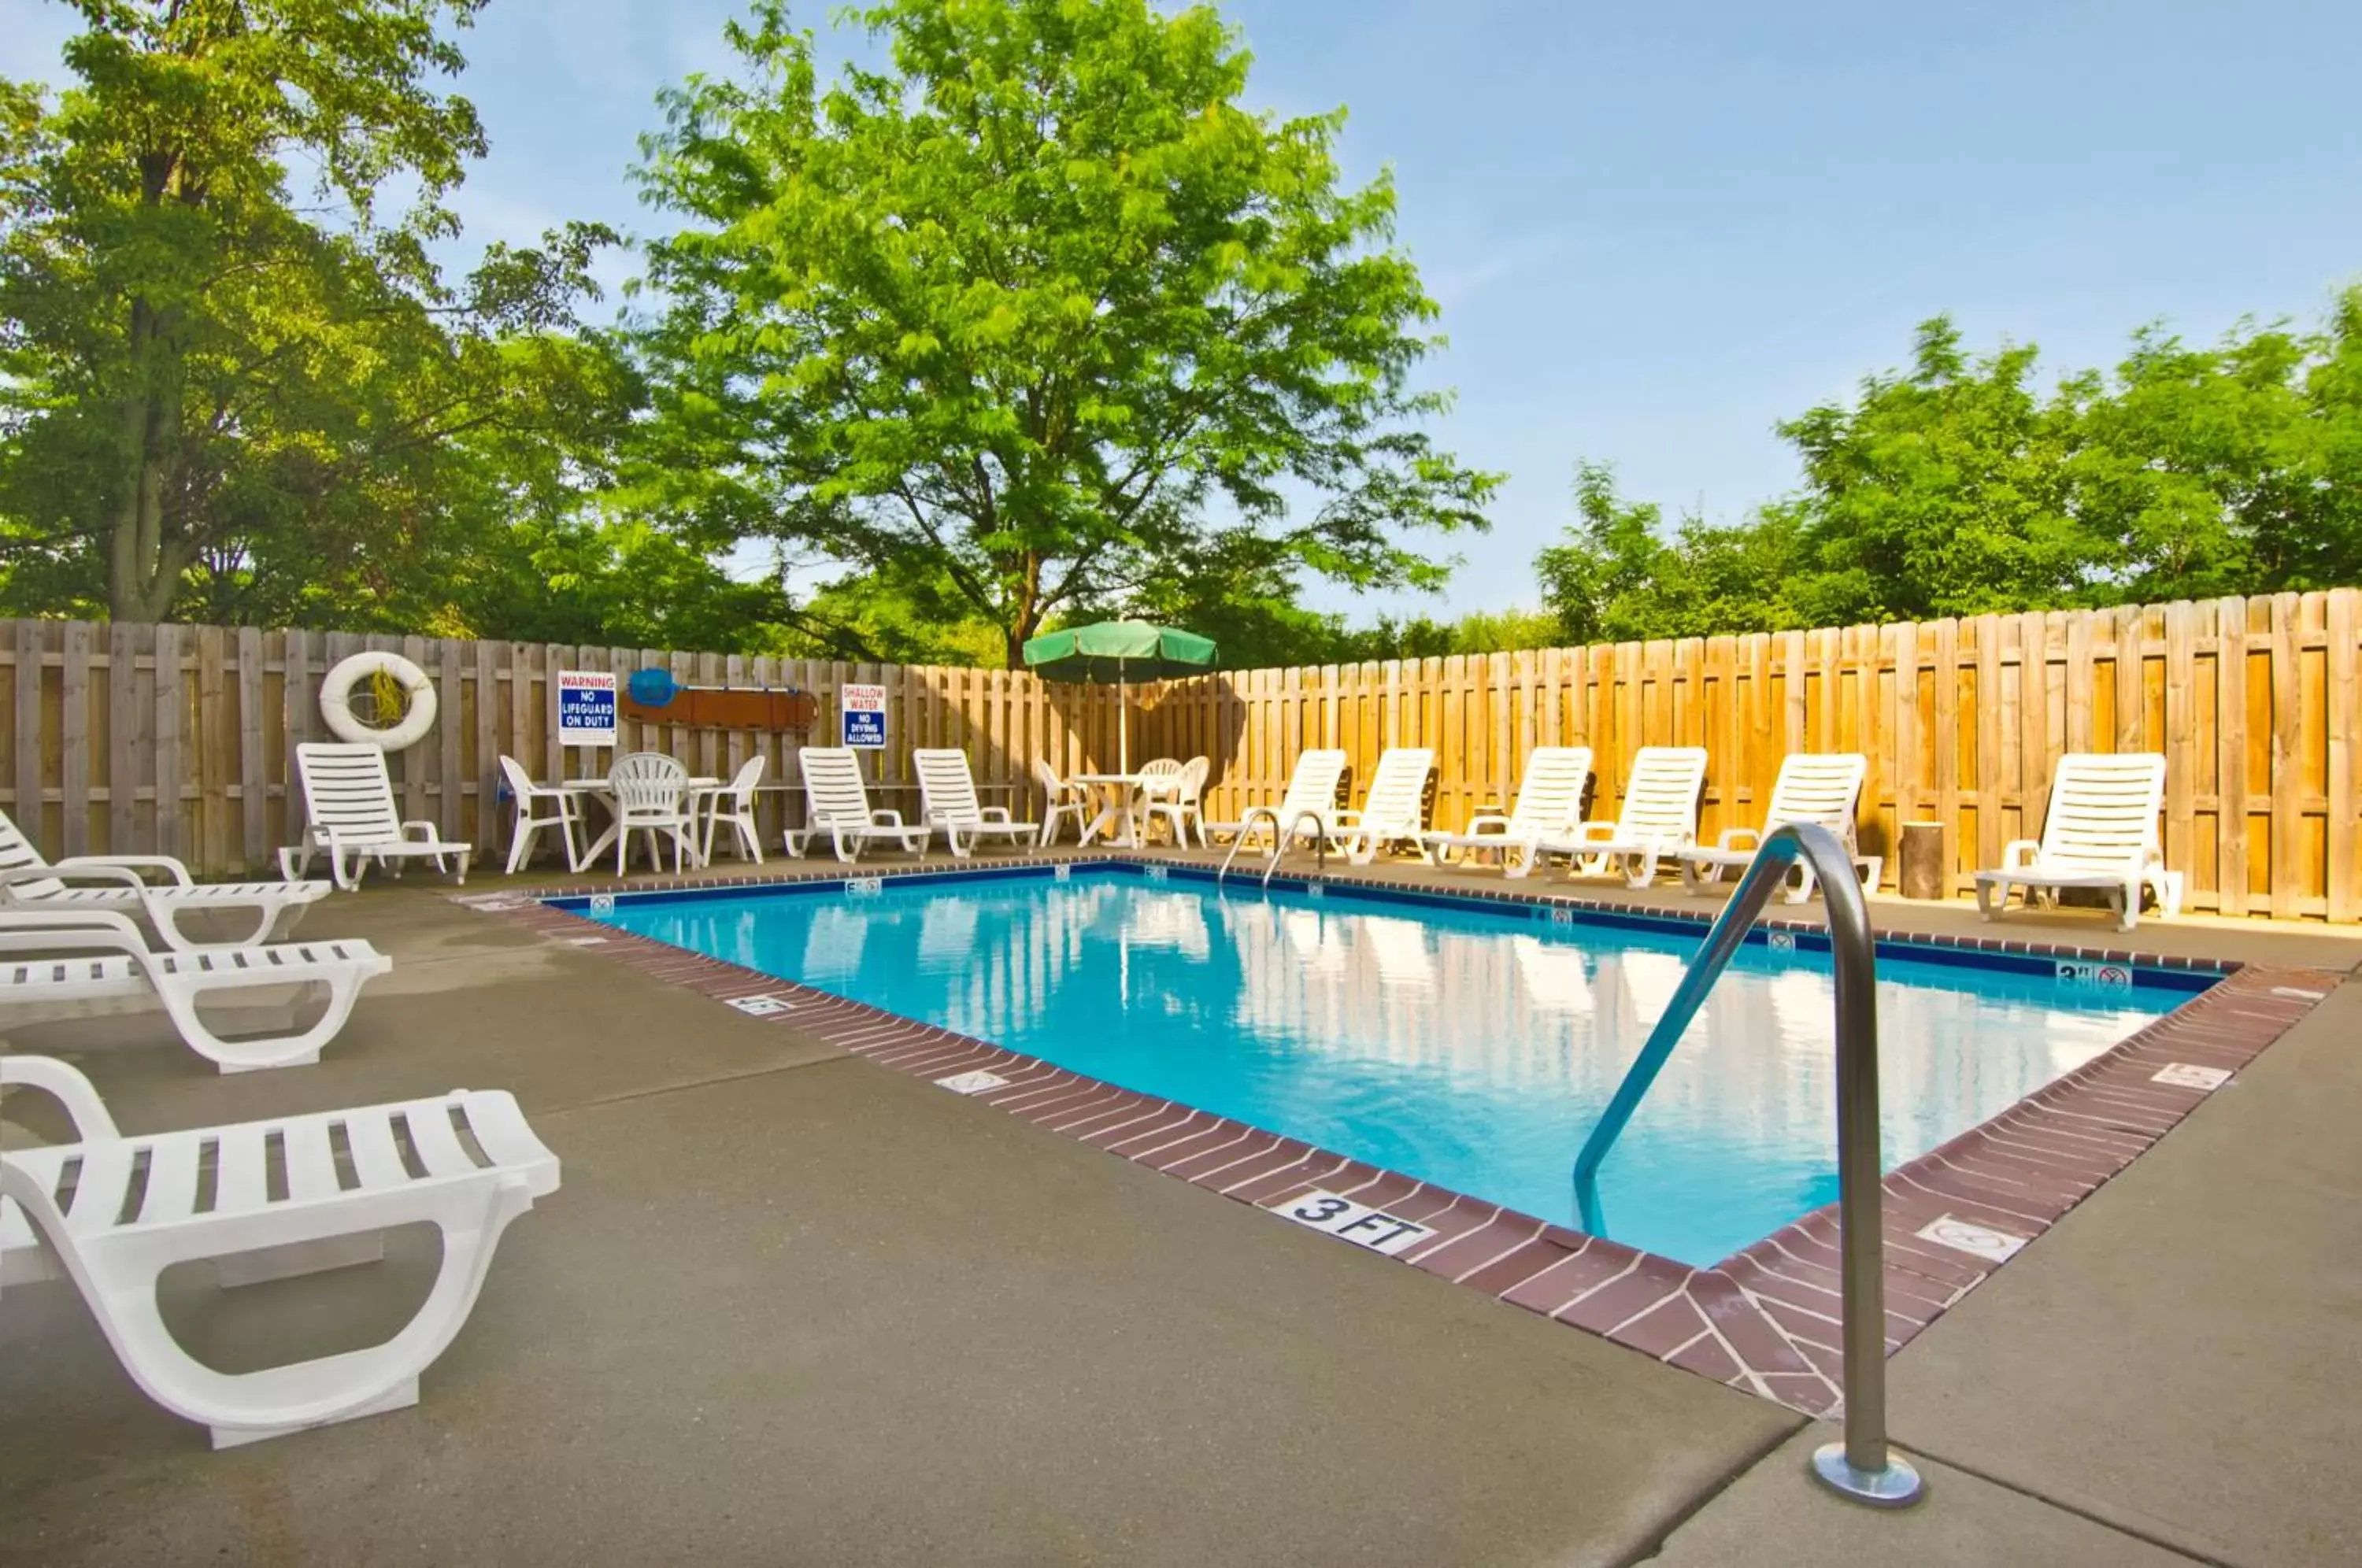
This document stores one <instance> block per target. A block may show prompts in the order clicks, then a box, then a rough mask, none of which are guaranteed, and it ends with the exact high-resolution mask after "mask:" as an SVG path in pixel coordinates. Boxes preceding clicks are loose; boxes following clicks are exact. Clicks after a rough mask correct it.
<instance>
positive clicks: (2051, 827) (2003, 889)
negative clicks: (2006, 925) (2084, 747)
mask: <svg viewBox="0 0 2362 1568" xmlns="http://www.w3.org/2000/svg"><path fill="white" fill-rule="evenodd" d="M2164 808H2165V758H2164V757H2163V756H2160V755H2158V753H2156V752H2133V753H2127V754H2124V755H2121V756H2111V755H2108V754H2105V753H2096V752H2074V753H2070V754H2069V755H2068V756H2062V757H2060V758H2059V759H2058V774H2057V775H2056V776H2055V777H2054V778H2052V779H2051V781H2050V809H2049V811H2048V812H2047V813H2046V814H2045V815H2044V817H2043V819H2042V836H2041V837H2040V838H2039V839H2030V838H2021V839H2014V840H2012V841H2011V842H2010V843H2009V844H2008V845H2006V846H2004V847H2003V851H2002V864H2001V869H1999V870H1997V871H1980V872H1978V873H1977V912H1978V913H1979V914H1980V915H1981V916H1983V917H1984V918H1985V919H1986V920H1991V919H1992V918H1993V916H1994V915H1996V914H1998V913H2000V912H2001V911H2003V909H2005V908H2006V907H2007V906H2008V904H2009V894H2010V889H2013V888H2016V889H2022V890H2023V892H2024V896H2025V900H2027V901H2028V902H2031V901H2032V900H2033V899H2034V898H2035V896H2036V894H2037V893H2039V894H2040V895H2041V896H2042V898H2043V900H2044V901H2045V902H2046V903H2048V904H2051V905H2054V906H2055V905H2056V904H2057V902H2058V891H2059V889H2062V888H2093V889H2099V890H2100V891H2102V892H2103V893H2105V894H2106V895H2107V896H2108V907H2109V908H2110V909H2112V910H2114V911H2115V914H2116V925H2117V928H2118V929H2119V930H2122V931H2130V930H2132V929H2133V928H2134V927H2135V926H2136V925H2138V924H2139V923H2140V901H2141V893H2142V891H2143V889H2152V890H2154V891H2155V892H2156V894H2157V902H2158V911H2159V912H2161V913H2163V914H2164V915H2166V916H2167V917H2168V918H2170V917H2172V916H2174V915H2178V914H2180V912H2181V873H2180V872H2179V871H2169V870H2167V869H2166V868H2165V853H2164V851H2163V849H2162V848H2160V847H2159V845H2158V831H2157V819H2158V812H2161V811H2162V810H2164Z"/></svg>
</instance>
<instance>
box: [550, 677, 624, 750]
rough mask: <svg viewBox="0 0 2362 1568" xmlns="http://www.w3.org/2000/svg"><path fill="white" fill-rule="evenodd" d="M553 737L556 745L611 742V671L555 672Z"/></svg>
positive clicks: (607, 743) (612, 737)
mask: <svg viewBox="0 0 2362 1568" xmlns="http://www.w3.org/2000/svg"><path fill="white" fill-rule="evenodd" d="M557 741H558V744H559V745H614V744H615V677H614V675H613V672H612V671H609V670H601V669H561V670H559V671H558V672H557Z"/></svg>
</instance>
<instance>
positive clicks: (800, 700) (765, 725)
mask: <svg viewBox="0 0 2362 1568" xmlns="http://www.w3.org/2000/svg"><path fill="white" fill-rule="evenodd" d="M622 707H623V712H624V717H625V718H627V719H637V720H639V721H640V722H641V723H646V724H685V725H687V726H689V727H690V729H697V730H793V731H796V732H797V733H799V734H801V733H803V732H805V731H808V730H810V729H811V727H812V722H813V721H814V720H815V719H817V718H818V717H819V716H820V702H819V701H818V700H817V699H816V698H814V697H813V696H812V694H811V692H809V691H759V690H747V691H695V690H681V691H679V692H678V693H676V694H675V695H674V697H673V700H672V701H669V702H668V703H666V704H665V705H664V706H663V707H661V708H652V707H650V706H648V705H647V704H646V703H645V702H635V701H633V700H632V698H631V694H630V693H629V692H625V693H624V694H623V697H622Z"/></svg>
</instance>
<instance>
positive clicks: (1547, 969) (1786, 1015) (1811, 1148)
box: [596, 869, 2186, 1264]
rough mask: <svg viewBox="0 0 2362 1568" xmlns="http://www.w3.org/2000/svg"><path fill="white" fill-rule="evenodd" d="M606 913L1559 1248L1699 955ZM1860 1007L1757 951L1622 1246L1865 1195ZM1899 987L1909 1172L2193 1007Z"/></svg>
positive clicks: (1425, 923)
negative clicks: (1471, 1211)
mask: <svg viewBox="0 0 2362 1568" xmlns="http://www.w3.org/2000/svg"><path fill="white" fill-rule="evenodd" d="M596 918H598V919H601V920H604V921H607V922H610V923H612V924H614V925H617V926H621V927H623V928H624V929H626V930H629V931H633V932H636V933H640V934H642V935H646V936H649V937H653V938H655V939H657V940H658V941H662V942H667V943H671V944H676V945H679V946H681V947H686V948H690V949H692V950H694V951H696V952H700V953H704V954H709V955H712V956H714V957H717V958H723V959H728V960H730V961H731V962H733V963H737V964H743V965H745V966H748V967H750V968H754V969H758V970H761V971H764V972H765V973H767V974H772V975H778V976H780V977H784V978H789V979H794V980H800V981H802V982H803V983H804V984H806V985H809V986H811V987H813V988H817V989H820V990H823V991H829V992H833V993H835V994H837V995H841V996H846V997H852V998H855V999H859V1000H861V1001H866V1002H869V1003H872V1004H873V1005H875V1006H877V1007H881V1008H885V1009H887V1010H890V1011H893V1012H897V1013H900V1014H902V1015H904V1016H906V1017H910V1018H916V1019H922V1020H924V1021H929V1022H933V1023H937V1024H941V1025H943V1026H944V1027H945V1028H948V1029H954V1030H957V1031H960V1032H963V1033H966V1034H972V1035H975V1036H977V1037H978V1038H981V1039H985V1040H989V1041H992V1042H994V1043H998V1044H1002V1045H1006V1046H1008V1047H1010V1049H1012V1050H1016V1051H1021V1052H1025V1053H1027V1054H1029V1055H1034V1056H1039V1057H1041V1058H1043V1060H1045V1061H1049V1062H1054V1063H1055V1064H1057V1065H1058V1066H1063V1067H1067V1068H1071V1069H1073V1070H1074V1071H1076V1072H1078V1073H1086V1074H1088V1075H1090V1076H1091V1077H1097V1078H1101V1079H1104V1080H1106V1081H1108V1082H1109V1083H1114V1084H1120V1085H1122V1086H1123V1087H1125V1088H1131V1089H1137V1090H1139V1091H1141V1092H1142V1093H1144V1094H1151V1095H1157V1096H1163V1097H1165V1098H1169V1099H1175V1100H1179V1101H1182V1102H1183V1103H1185V1104H1188V1105H1193V1106H1196V1107H1198V1108H1199V1109H1201V1110H1210V1111H1215V1112H1219V1113H1220V1114H1221V1115H1225V1116H1230V1117H1234V1118H1236V1119H1237V1120H1239V1121H1245V1122H1250V1123H1252V1124H1253V1125H1255V1126H1257V1127H1262V1128H1265V1129H1268V1130H1269V1131H1272V1132H1280V1133H1285V1134H1287V1135H1289V1136H1291V1137H1296V1138H1300V1139H1303V1140H1305V1141H1306V1142H1308V1143H1317V1144H1319V1145H1321V1146H1322V1147H1324V1148H1328V1149H1332V1150H1335V1151H1336V1152H1338V1153H1340V1154H1350V1155H1352V1156H1354V1157H1356V1158H1359V1159H1363V1160H1366V1161H1369V1162H1371V1163H1372V1164H1374V1165H1384V1166H1386V1167H1388V1168H1390V1169H1393V1170H1398V1171H1403V1172H1406V1173H1407V1174H1409V1175H1411V1176H1419V1177H1422V1178H1424V1179H1426V1180H1429V1181H1431V1182H1435V1183H1438V1184H1440V1185H1441V1186H1444V1187H1451V1188H1453V1189H1455V1190H1457V1191H1460V1192H1464V1193H1468V1194H1470V1195H1472V1196H1474V1197H1478V1198H1487V1199H1490V1200H1492V1201H1494V1202H1496V1203H1503V1204H1507V1205H1508V1206H1509V1207H1511V1208H1513V1209H1523V1210H1525V1211H1526V1212H1528V1213H1531V1214H1535V1215H1538V1216H1540V1217H1542V1218H1545V1219H1550V1220H1558V1221H1561V1222H1562V1223H1573V1220H1574V1204H1573V1191H1572V1188H1571V1187H1570V1185H1569V1172H1570V1168H1571V1166H1572V1165H1573V1160H1574V1155H1575V1151H1576V1150H1577V1149H1578V1148H1580V1147H1581V1145H1582V1143H1583V1140H1584V1136H1585V1135H1586V1134H1587V1133H1588V1132H1589V1131H1590V1129H1591V1127H1592V1124H1593V1122H1594V1121H1595V1120H1596V1119H1597V1117H1598V1114H1599V1112H1600V1110H1601V1109H1602V1108H1603V1107H1604V1106H1605V1105H1606V1102H1607V1099H1608V1098H1609V1096H1610V1095H1612V1094H1613V1093H1614V1092H1615V1088H1616V1085H1617V1080H1618V1079H1619V1078H1620V1077H1621V1076H1622V1074H1623V1071H1624V1069H1625V1067H1626V1066H1628V1064H1629V1063H1630V1061H1631V1059H1632V1057H1633V1056H1634V1055H1635V1054H1636V1053H1637V1052H1638V1051H1639V1047H1640V1044H1641V1042H1642V1041H1643V1040H1644V1039H1646V1038H1647V1035H1648V1031H1649V1026H1650V1023H1651V1022H1653V1021H1655V1019H1656V1018H1657V1017H1658V1016H1659V1015H1660V1014H1661V1012H1662V1011H1663V1010H1664V1007H1665V1004H1666V1002H1667V1001H1668V1000H1669V999H1671V997H1672V992H1673V988H1674V987H1675V986H1676V985H1678V984H1679V983H1680V980H1681V976H1682V970H1683V966H1684V964H1685V963H1686V962H1687V960H1688V957H1689V955H1691V953H1692V952H1694V949H1695V947H1696V945H1697V940H1698V938H1697V936H1696V935H1695V934H1694V933H1690V934H1673V933H1658V932H1654V931H1650V930H1649V929H1646V928H1643V927H1639V926H1634V925H1629V924H1627V923H1623V922H1617V923H1585V924H1574V925H1568V924H1552V923H1550V922H1548V921H1547V920H1538V919H1536V918H1534V917H1533V916H1532V915H1531V914H1529V913H1528V912H1527V911H1523V910H1502V909H1498V908H1485V907H1479V906H1474V905H1469V904H1453V905H1448V906H1446V905H1435V904H1403V903H1396V902H1381V901H1377V900H1368V899H1363V898H1355V897H1351V896H1346V895H1345V894H1343V893H1342V892H1341V890H1339V889H1330V893H1329V896H1328V897H1326V898H1324V899H1318V900H1315V899H1312V898H1308V897H1307V896H1305V895H1304V894H1301V893H1295V892H1282V891H1279V890H1276V889H1275V890H1273V891H1271V892H1269V893H1265V892H1264V891H1262V890H1260V889H1253V888H1252V887H1248V888H1243V889H1242V888H1239V887H1236V886H1233V887H1231V888H1229V889H1224V890H1217V889H1214V888H1213V887H1211V886H1210V885H1209V884H1208V883H1205V882H1202V881H1198V880H1184V879H1181V878H1174V879H1172V880H1170V881H1165V882H1153V881H1150V880H1148V879H1146V878H1143V877H1142V875H1141V874H1140V873H1139V872H1138V871H1136V870H1132V871H1119V870H1093V871H1085V870H1080V869H1078V870H1077V871H1076V872H1075V873H1074V875H1073V878H1072V880H1070V881H1065V882H1059V881H1053V880H1052V879H1051V878H1049V877H1048V876H1047V875H1042V874H1034V875H1017V876H1005V877H995V878H977V879H970V880H962V881H955V882H951V883H948V884H946V883H942V882H934V883H933V885H930V879H926V878H919V879H911V880H902V881H897V880H896V879H892V878H889V879H887V880H886V882H885V884H884V887H883V889H881V890H879V891H877V892H875V893H857V894H856V893H846V892H844V891H842V890H839V889H838V888H837V887H836V886H835V885H833V884H831V885H829V889H828V890H827V891H824V892H813V891H801V892H796V891H789V892H775V893H758V894H754V895H751V896H750V895H719V896H699V897H696V898H671V899H631V898H622V899H618V900H615V908H614V910H613V911H612V912H609V913H602V914H601V915H599V916H597V917H596ZM1831 984H1832V982H1831V978H1830V970H1829V961H1828V958H1827V955H1822V954H1815V953H1808V952H1801V951H1780V952H1775V951H1772V950H1771V949H1770V948H1769V947H1766V946H1757V945H1750V946H1749V947H1747V948H1744V949H1742V950H1741V952H1740V954H1739V955H1738V958H1737V959H1736V960H1734V962H1733V963H1732V965H1731V967H1730V970H1729V971H1728V973H1727V975H1726V976H1725V977H1724V979H1723V980H1722V982H1721V983H1720V984H1719V985H1718V986H1717V987H1716V988H1715V990H1714V991H1713V992H1712V994H1711V995H1710V997H1709V999H1708V1001H1707V1005H1706V1007H1705V1010H1704V1011H1702V1012H1701V1013H1700V1015H1699V1017H1698V1020H1697V1021H1696V1023H1695V1024H1694V1025H1693V1026H1692V1028H1691V1030H1690V1032H1689V1033H1688V1034H1687V1035H1686V1036H1685V1037H1684V1038H1683V1042H1682V1044H1681V1046H1680V1048H1679V1049H1678V1050H1676V1051H1675V1052H1674V1053H1673V1055H1672V1059H1671V1061H1670V1062H1669V1063H1668V1065H1667V1066H1666V1067H1665V1069H1664V1073H1663V1075H1662V1076H1661V1077H1660V1078H1659V1079H1658V1080H1657V1084H1656V1086H1655V1088H1653V1089H1652V1090H1651V1091H1650V1094H1649V1097H1648V1098H1647V1099H1646V1100H1644V1101H1643V1102H1642V1104H1641V1107H1640V1110H1639V1113H1638V1114H1637V1115H1636V1116H1635V1117H1634V1118H1633V1120H1632V1122H1631V1125H1630V1126H1629V1127H1628V1129H1627V1130H1626V1132H1625V1133H1624V1136H1623V1139H1622V1141H1621V1142H1620V1143H1618V1144H1617V1149H1616V1151H1615V1153H1614V1154H1612V1155H1610V1156H1609V1158H1608V1161H1607V1163H1606V1166H1605V1167H1604V1168H1603V1170H1602V1172H1601V1176H1600V1197H1601V1199H1602V1204H1603V1207H1604V1209H1605V1213H1606V1229H1607V1231H1609V1233H1610V1234H1612V1235H1614V1236H1615V1237H1616V1238H1617V1239H1618V1240H1621V1241H1625V1242H1630V1243H1631V1244H1633V1245H1635V1246H1639V1247H1644V1248H1646V1249H1648V1250H1650V1251H1651V1252H1656V1253H1663V1254H1665V1255H1667V1256H1670V1257H1673V1258H1678V1259H1680V1260H1682V1261H1683V1262H1685V1263H1692V1264H1713V1263H1716V1262H1717V1261H1719V1260H1720V1259H1722V1258H1724V1257H1726V1256H1727V1255H1728V1254H1729V1253H1732V1252H1735V1251H1737V1250H1738V1248H1740V1247H1743V1246H1745V1245H1747V1244H1749V1242H1754V1241H1757V1240H1759V1239H1760V1238H1761V1237H1762V1236H1764V1235H1766V1234H1768V1233H1769V1232H1770V1231H1772V1230H1774V1229H1776V1228H1778V1227H1779V1226H1780V1225H1782V1224H1783V1223H1785V1222H1786V1221H1788V1220H1793V1219H1795V1218H1796V1217H1798V1216H1799V1215H1802V1214H1805V1213H1807V1212H1809V1211H1811V1210H1812V1209H1817V1208H1819V1207H1820V1206H1821V1205H1823V1204H1825V1203H1827V1202H1830V1201H1832V1200H1833V1199H1834V1198H1836V1196H1837V1178H1836V1174H1835V1173H1836V1163H1837V1149H1836V1132H1835V1123H1834V1117H1833V1114H1832V1106H1833V1103H1834V1097H1835V1093H1836V1089H1835V1084H1834V1077H1833V1072H1832V1068H1833V1060H1832V1051H1833V1045H1832V1039H1831V1033H1830V1010H1831V995H1832V992H1831ZM1878 993H1879V1022H1880V1042H1881V1047H1882V1049H1881V1062H1882V1088H1883V1094H1882V1110H1883V1132H1884V1155H1885V1159H1886V1163H1887V1165H1889V1166H1890V1167H1892V1166H1893V1165H1897V1164H1900V1163H1902V1162H1903V1161H1905V1160H1908V1159H1911V1158H1914V1157H1915V1156H1917V1155H1919V1154H1925V1153H1926V1151H1928V1150H1929V1149H1932V1148H1934V1147H1936V1146H1937V1145H1938V1144H1939V1143H1943V1142H1944V1141H1945V1140H1947V1139H1948V1138H1950V1137H1952V1136H1954V1135H1955V1134H1957V1133H1959V1132H1964V1131H1966V1130H1967V1129H1969V1128H1970V1127H1973V1126H1975V1125H1976V1124H1977V1123H1978V1122H1980V1121H1984V1120H1986V1119H1987V1118H1989V1117H1991V1116H1992V1115H1994V1114H1996V1113H1998V1112H1999V1111H2001V1110H2004V1109H2005V1108H2007V1107H2008V1106H2009V1105H2010V1104H2011V1103H2012V1102H2014V1101H2015V1100H2018V1099H2023V1098H2024V1097H2025V1096H2026V1095H2028V1094H2030V1093H2032V1092H2033V1091H2035V1090H2036V1089H2038V1088H2041V1087H2042V1086H2043V1085H2045V1084H2047V1083H2048V1082H2050V1081H2051V1080H2052V1079H2054V1078H2057V1077H2059V1076H2060V1075H2061V1074H2063V1073H2067V1072H2070V1071H2071V1070H2072V1069H2074V1068H2075V1067H2077V1066H2081V1065H2082V1064H2083V1063H2084V1062H2086V1061H2089V1060H2090V1059H2091V1058H2092V1057H2093V1056H2095V1055H2099V1054H2100V1053H2101V1052H2103V1051H2104V1050H2106V1049H2107V1048H2108V1047H2109V1046H2111V1045H2113V1044H2114V1043H2116V1042H2117V1041H2119V1040H2121V1039H2123V1038H2124V1037H2125V1035H2127V1034H2129V1033H2131V1032H2133V1031H2134V1030H2136V1029H2137V1028H2138V1027H2139V1026H2140V1025H2141V1024H2142V1023H2144V1022H2145V1021H2147V1020H2148V1019H2149V1018H2151V1017H2153V1016H2155V1015H2156V1014H2158V1013H2160V1012H2163V1011H2166V1010H2169V1009H2170V1008H2172V1007H2173V1006H2175V1005H2176V1004H2178V1003H2179V1002H2180V1001H2181V1000H2183V999H2185V998H2186V992H2182V991H2177V990H2175V989H2171V988H2164V987H2158V988H2151V987H2149V986H2147V985H2141V986H2136V987H2133V988H2105V989H2103V988H2099V987H2094V986H2090V985H2079V984H2074V983H2068V982H2062V981H2060V980H2058V979H2057V978H2056V977H2054V976H2052V975H2050V974H2047V973H2045V974H2024V973H2012V972H2006V971H2002V970H1996V969H1992V968H1985V967H1974V966H1966V965H1962V964H1959V963H1954V962H1936V961H1931V960H1928V959H1912V958H1896V957H1882V958H1881V960H1880V963H1879V987H1878Z"/></svg>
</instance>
